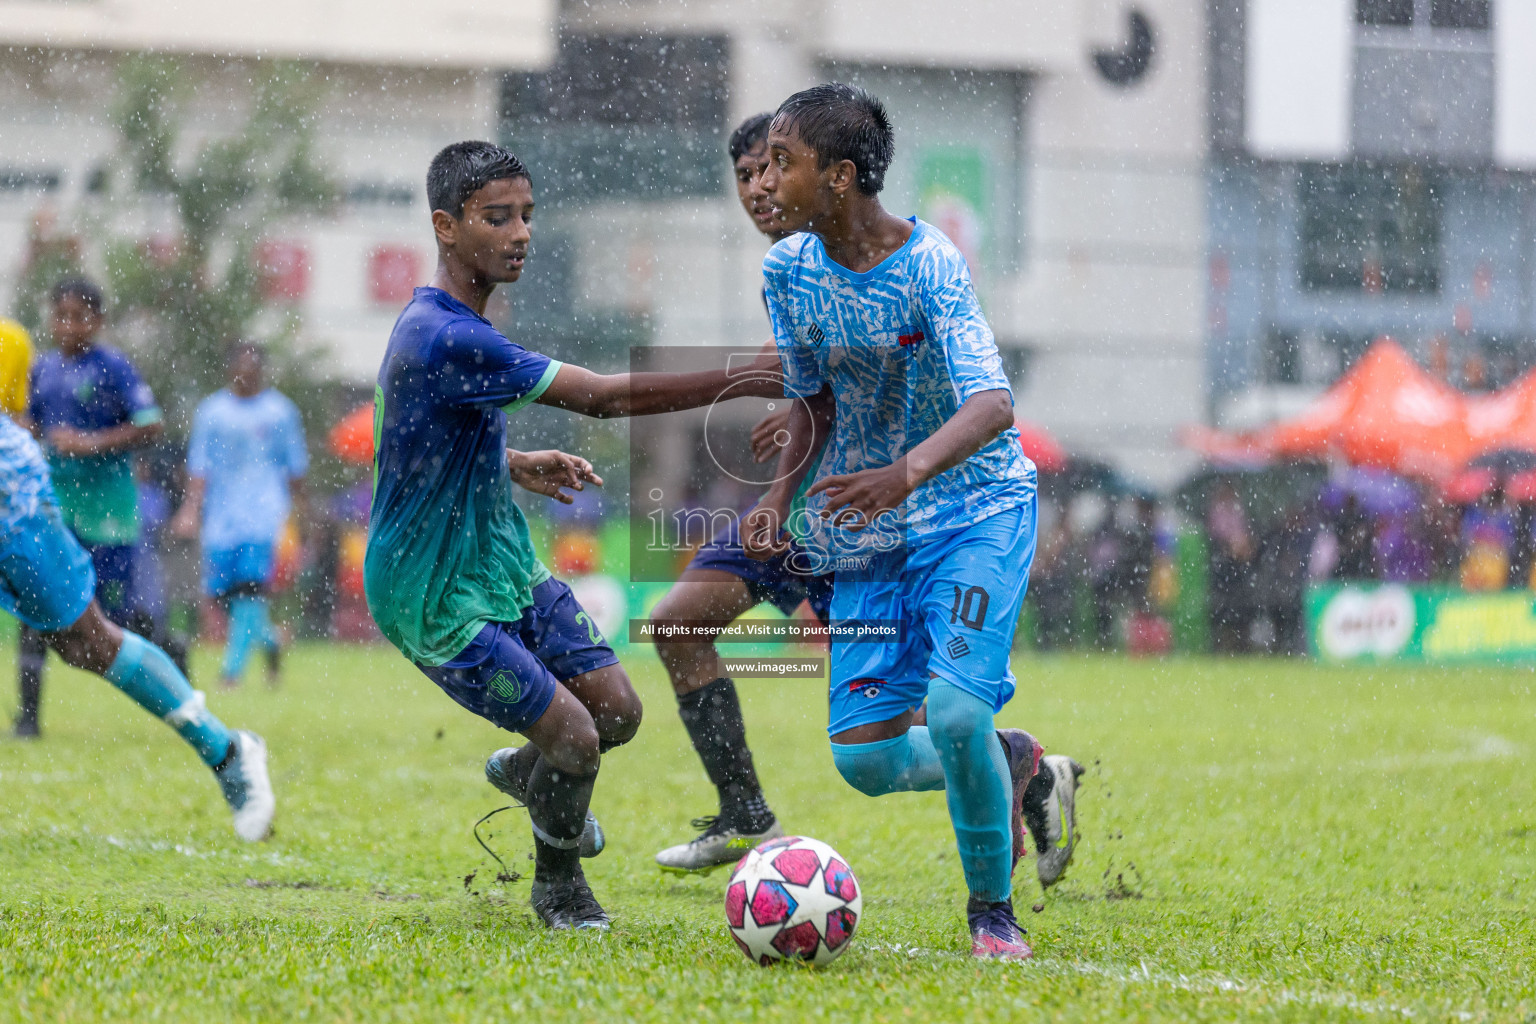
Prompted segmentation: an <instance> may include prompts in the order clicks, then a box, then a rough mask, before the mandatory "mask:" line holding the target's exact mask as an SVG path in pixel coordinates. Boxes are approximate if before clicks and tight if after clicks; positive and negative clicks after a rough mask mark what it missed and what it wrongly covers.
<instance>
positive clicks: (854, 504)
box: [806, 459, 912, 533]
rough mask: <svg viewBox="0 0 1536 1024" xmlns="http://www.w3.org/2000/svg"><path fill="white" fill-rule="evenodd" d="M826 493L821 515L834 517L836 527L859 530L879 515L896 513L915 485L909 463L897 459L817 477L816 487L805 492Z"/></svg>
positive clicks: (849, 530)
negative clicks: (882, 463) (879, 464)
mask: <svg viewBox="0 0 1536 1024" xmlns="http://www.w3.org/2000/svg"><path fill="white" fill-rule="evenodd" d="M823 492H825V493H826V495H827V499H828V500H827V505H826V508H825V509H824V510H823V511H822V513H821V518H823V519H830V520H832V525H833V526H839V527H842V528H843V529H845V530H847V531H848V532H850V533H857V532H859V531H860V530H863V529H865V528H866V527H868V526H869V525H870V524H871V523H873V522H874V521H875V519H876V517H878V516H880V515H883V514H885V513H893V514H894V513H895V511H896V509H897V508H898V507H899V506H900V505H901V503H902V502H903V501H905V500H906V497H907V495H909V494H911V493H912V487H911V485H910V484H908V483H907V467H906V462H905V460H902V459H898V460H897V461H895V462H893V463H892V464H891V465H889V466H881V467H880V468H878V469H861V470H859V471H858V472H857V473H838V474H836V475H835V476H829V477H826V478H825V479H822V480H818V481H817V482H816V486H814V487H812V488H811V489H810V490H809V491H807V492H806V497H810V496H811V495H813V494H821V493H823Z"/></svg>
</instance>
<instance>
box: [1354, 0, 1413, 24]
mask: <svg viewBox="0 0 1536 1024" xmlns="http://www.w3.org/2000/svg"><path fill="white" fill-rule="evenodd" d="M1355 20H1356V21H1358V22H1359V23H1360V24H1362V25H1412V24H1413V0H1355Z"/></svg>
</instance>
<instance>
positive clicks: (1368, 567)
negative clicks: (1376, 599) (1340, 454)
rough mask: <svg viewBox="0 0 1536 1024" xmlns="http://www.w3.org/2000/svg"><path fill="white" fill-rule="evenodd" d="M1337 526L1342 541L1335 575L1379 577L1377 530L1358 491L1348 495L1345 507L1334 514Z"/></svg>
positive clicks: (1352, 577) (1340, 576)
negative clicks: (1358, 496)
mask: <svg viewBox="0 0 1536 1024" xmlns="http://www.w3.org/2000/svg"><path fill="white" fill-rule="evenodd" d="M1333 529H1334V534H1335V536H1337V537H1338V540H1339V557H1338V561H1337V562H1336V563H1335V564H1334V568H1333V575H1334V578H1335V579H1340V580H1369V579H1375V578H1376V529H1375V523H1374V522H1372V520H1371V517H1370V514H1369V513H1367V512H1366V511H1365V509H1363V508H1361V506H1360V499H1359V498H1357V497H1356V496H1355V495H1354V494H1352V493H1351V494H1346V495H1344V507H1343V508H1341V509H1339V514H1338V515H1337V516H1335V517H1334V522H1333Z"/></svg>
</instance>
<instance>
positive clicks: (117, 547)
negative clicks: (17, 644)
mask: <svg viewBox="0 0 1536 1024" xmlns="http://www.w3.org/2000/svg"><path fill="white" fill-rule="evenodd" d="M50 297H51V299H52V315H51V318H50V321H49V330H50V333H51V334H52V336H53V342H54V344H55V345H57V346H58V351H56V352H49V353H47V354H46V355H44V356H43V357H42V358H40V359H39V360H38V361H37V365H36V366H35V367H34V368H33V370H32V375H31V381H30V390H31V396H30V399H29V402H28V411H29V415H30V416H31V419H32V429H33V431H34V432H35V433H36V434H37V435H38V436H39V437H40V438H41V440H42V443H43V451H44V453H45V454H46V455H47V457H48V468H49V470H50V471H51V473H52V476H53V487H54V490H55V491H56V492H57V494H58V498H59V511H60V512H61V513H62V515H63V518H64V523H65V525H66V526H68V527H69V528H70V530H71V531H73V532H74V534H75V536H76V537H77V538H79V540H80V542H81V544H82V545H84V547H85V549H86V551H87V552H89V553H90V556H91V562H92V564H93V565H94V567H95V570H96V599H97V600H98V601H99V602H100V604H101V607H102V610H103V611H104V612H105V613H106V616H107V618H108V619H110V620H112V621H113V622H115V623H117V624H118V625H121V626H129V628H132V623H131V620H130V613H131V611H132V603H131V602H132V595H133V556H134V545H135V544H136V543H137V541H138V539H139V504H138V502H139V498H138V487H137V484H136V483H135V481H134V474H133V452H134V450H135V449H138V448H142V447H144V446H145V445H147V444H149V443H151V442H152V441H154V440H155V439H156V438H157V437H159V436H160V432H161V422H160V421H161V416H160V408H159V406H158V405H156V404H155V396H154V395H153V394H152V393H151V392H150V390H149V387H148V385H146V384H145V383H144V382H143V381H142V380H140V379H139V374H138V371H137V370H135V369H134V368H133V364H132V363H130V362H129V361H128V359H127V357H125V356H124V355H123V354H122V353H121V352H119V351H117V350H116V349H114V348H109V347H108V346H105V345H100V344H98V343H97V341H96V338H97V335H98V334H99V333H100V332H101V328H102V323H103V318H102V311H103V305H104V302H103V298H102V294H101V289H99V288H97V287H96V285H94V284H92V283H91V282H90V281H87V280H85V279H84V278H69V279H66V280H64V281H60V282H59V283H58V284H57V285H55V286H54V288H53V291H52V293H51V296H50ZM46 652H47V648H46V646H45V645H44V643H43V640H42V636H41V634H38V633H36V632H35V631H32V630H27V631H26V632H25V633H24V634H23V636H22V643H21V657H20V669H21V707H22V712H23V713H22V716H21V717H20V718H18V720H17V723H16V732H17V734H18V735H30V736H36V735H37V733H38V722H37V709H38V706H39V704H40V702H41V695H42V669H43V659H44V656H45V655H46Z"/></svg>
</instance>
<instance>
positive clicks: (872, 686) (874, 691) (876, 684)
mask: <svg viewBox="0 0 1536 1024" xmlns="http://www.w3.org/2000/svg"><path fill="white" fill-rule="evenodd" d="M883 686H885V680H884V679H875V678H873V677H866V678H864V679H855V680H854V681H853V682H851V683H849V684H848V692H849V693H862V694H863V695H864V696H866V697H878V696H880V689H881V687H883Z"/></svg>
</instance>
